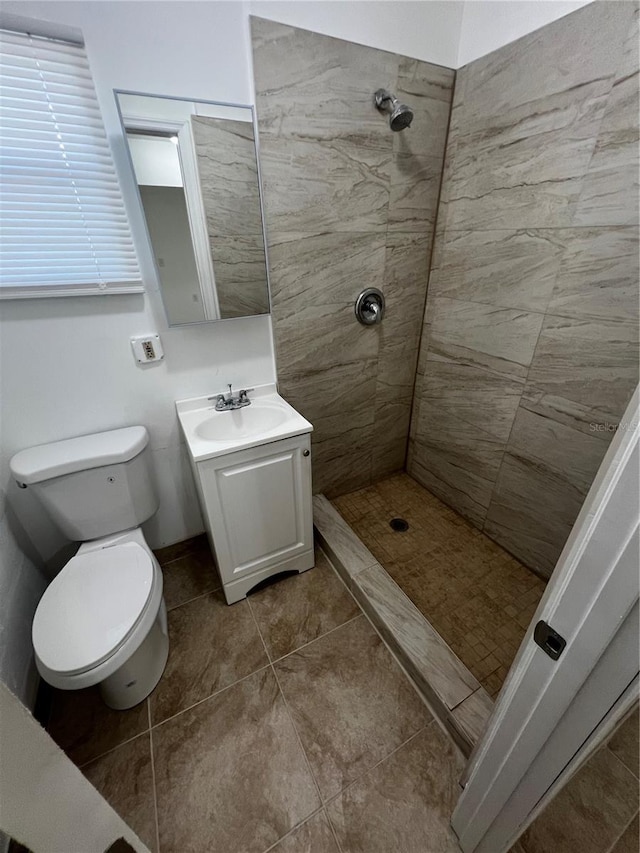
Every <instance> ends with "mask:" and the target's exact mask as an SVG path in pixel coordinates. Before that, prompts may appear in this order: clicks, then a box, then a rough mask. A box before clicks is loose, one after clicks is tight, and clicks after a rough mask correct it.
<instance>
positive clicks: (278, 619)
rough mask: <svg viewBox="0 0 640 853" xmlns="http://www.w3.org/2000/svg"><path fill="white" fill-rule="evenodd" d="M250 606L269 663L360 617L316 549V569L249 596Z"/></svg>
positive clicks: (328, 565) (356, 606)
mask: <svg viewBox="0 0 640 853" xmlns="http://www.w3.org/2000/svg"><path fill="white" fill-rule="evenodd" d="M249 604H250V606H251V609H252V611H253V615H254V616H255V618H256V622H257V623H258V627H259V628H260V631H261V633H262V636H263V639H264V641H265V644H266V646H267V651H268V653H269V655H270V656H271V659H272V660H276V659H277V658H279V657H282V656H283V655H286V654H289V652H293V651H295V649H298V648H300V646H303V645H305V643H309V642H311V640H315V639H317V638H318V637H320V636H322V635H323V634H326V633H327V632H328V631H331V630H333V629H334V628H337V627H338V626H340V625H342V624H344V623H345V622H347V621H348V620H349V619H353V618H354V617H355V616H358V614H359V613H360V608H359V607H358V605H357V604H356V603H355V601H354V600H353V598H352V597H351V595H350V594H349V592H348V591H347V589H346V587H345V586H344V584H343V583H342V581H341V580H340V579H339V578H338V576H337V575H336V573H335V571H334V570H333V567H332V566H331V564H330V563H329V561H328V560H327V558H326V557H325V555H324V554H323V553H322V551H320V550H319V549H316V565H315V567H314V568H313V569H309V570H308V571H306V572H302V573H301V574H296V575H291V576H290V577H286V578H282V579H280V580H278V581H276V583H274V584H272V585H270V586H268V587H266V588H265V589H261V590H260V591H258V592H256V593H254V594H252V595H251V596H250V598H249Z"/></svg>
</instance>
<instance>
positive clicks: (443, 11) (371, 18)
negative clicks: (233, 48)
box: [247, 0, 464, 68]
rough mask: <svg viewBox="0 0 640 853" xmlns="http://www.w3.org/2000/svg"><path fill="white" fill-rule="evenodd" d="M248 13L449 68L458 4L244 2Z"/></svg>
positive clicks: (441, 0) (452, 0)
mask: <svg viewBox="0 0 640 853" xmlns="http://www.w3.org/2000/svg"><path fill="white" fill-rule="evenodd" d="M247 6H248V9H249V12H250V13H251V14H252V15H258V16H259V17H262V18H269V20H272V21H279V22H280V23H283V24H291V25H293V26H295V27H302V28H303V29H306V30H313V31H314V32H316V33H322V34H323V35H327V36H336V37H337V38H342V39H347V40H348V41H354V42H357V43H358V44H366V45H368V46H369V47H377V48H380V49H382V50H389V51H391V52H393V53H401V54H404V55H405V56H412V57H414V58H415V59H424V60H425V61H426V62H434V63H435V64H436V65H446V66H447V67H448V68H455V67H456V62H457V58H458V43H459V40H460V27H461V24H462V10H463V6H464V3H463V2H461V0H425V2H419V0H410V2H402V0H397V2H395V0H390V2H389V0H377V2H364V1H363V0H351V2H344V0H333V2H321V0H320V2H318V0H293V2H286V0H285V2H277V0H250V2H249V3H248V4H247Z"/></svg>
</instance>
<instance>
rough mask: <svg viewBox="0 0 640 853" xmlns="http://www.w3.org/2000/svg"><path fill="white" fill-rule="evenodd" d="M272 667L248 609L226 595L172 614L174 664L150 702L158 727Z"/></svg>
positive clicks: (203, 599)
mask: <svg viewBox="0 0 640 853" xmlns="http://www.w3.org/2000/svg"><path fill="white" fill-rule="evenodd" d="M267 663H268V659H267V656H266V654H265V651H264V646H263V644H262V640H261V639H260V635H259V633H258V629H257V628H256V625H255V622H254V620H253V617H252V616H251V611H250V610H249V605H248V604H247V602H246V601H239V602H238V603H237V604H234V605H232V606H229V605H227V604H226V603H225V600H224V597H223V595H222V593H221V592H214V593H211V594H209V595H205V596H202V597H201V598H196V599H195V600H194V601H190V602H189V603H188V604H183V605H182V606H181V607H176V608H175V609H174V610H171V611H169V660H168V662H167V668H166V670H165V672H164V675H163V676H162V678H161V679H160V683H159V684H158V686H157V687H156V689H155V690H154V691H153V693H152V694H151V697H150V702H151V719H152V722H153V724H156V723H159V722H161V721H162V720H166V719H167V717H171V716H172V715H173V714H177V713H178V711H182V710H183V709H184V708H188V707H189V706H190V705H193V704H194V703H195V702H199V701H200V700H201V699H206V698H207V696H211V694H212V693H215V691H216V690H221V689H222V688H223V687H227V686H228V685H230V684H233V683H234V682H235V681H238V679H240V678H244V676H246V675H249V674H250V673H252V672H255V670H257V669H259V668H260V667H262V666H265V665H266V664H267Z"/></svg>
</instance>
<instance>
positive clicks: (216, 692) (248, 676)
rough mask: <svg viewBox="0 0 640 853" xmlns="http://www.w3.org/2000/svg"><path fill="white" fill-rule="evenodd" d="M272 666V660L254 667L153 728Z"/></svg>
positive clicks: (153, 726)
mask: <svg viewBox="0 0 640 853" xmlns="http://www.w3.org/2000/svg"><path fill="white" fill-rule="evenodd" d="M269 666H271V663H270V662H267V663H265V664H264V666H260V667H258V669H254V670H253V672H250V673H248V675H243V676H242V678H238V679H237V680H236V681H233V682H232V683H231V684H226V685H225V686H224V687H221V688H220V689H219V690H215V691H214V692H213V693H210V694H209V695H208V696H204V697H203V698H202V699H198V701H197V702H194V703H193V705H188V706H187V707H186V708H181V709H180V710H179V711H176V713H175V714H171V716H170V717H166V718H165V719H164V720H160V722H158V723H153V724H152V726H151V729H157V728H159V727H160V726H164V724H165V723H168V722H169V720H175V718H176V717H179V716H180V714H184V713H185V711H191V710H193V709H194V708H197V707H198V705H202V703H203V702H206V701H207V700H209V699H213V697H214V696H219V695H220V694H221V693H224V692H225V690H229V689H230V688H231V687H235V686H236V685H238V684H240V683H241V682H243V681H246V680H247V679H248V678H251V676H252V675H255V674H256V673H258V672H262V671H263V670H264V669H267V668H268V667H269Z"/></svg>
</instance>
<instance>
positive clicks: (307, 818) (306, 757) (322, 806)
mask: <svg viewBox="0 0 640 853" xmlns="http://www.w3.org/2000/svg"><path fill="white" fill-rule="evenodd" d="M247 603H248V604H249V610H250V612H251V616H252V617H253V621H254V623H255V626H256V629H257V631H258V634H259V635H260V639H261V640H262V645H263V646H264V649H265V652H266V654H267V656H269V652H268V650H267V644H266V643H265V641H264V637H263V636H262V631H261V630H260V626H259V625H258V620H257V619H256V616H255V613H254V612H253V608H252V607H251V602H249V599H248V598H247ZM355 618H358V617H355ZM350 621H352V620H350ZM340 627H342V626H340ZM280 660H282V658H280ZM271 672H272V673H273V677H274V678H275V681H276V685H277V687H278V692H279V693H280V696H281V698H282V703H283V705H284V708H285V711H286V714H287V717H288V718H289V722H290V723H291V728H292V729H293V732H294V735H295V738H296V741H297V742H298V747H299V748H300V751H301V753H302V756H303V758H304V762H305V764H306V766H307V771H308V773H309V776H310V778H311V780H312V781H313V784H314V786H315V789H316V792H317V794H318V799H319V800H320V804H321V806H320V809H318V810H317V811H316V812H313V813H312V814H311V815H307V817H306V818H305V821H307V820H310V818H311V817H313V815H314V814H317V813H318V811H325V810H324V806H325V803H324V797H323V796H322V792H321V791H320V786H319V784H318V780H317V779H316V777H315V774H314V772H313V769H312V767H311V764H310V763H309V758H308V756H307V752H306V750H305V748H304V745H303V743H302V740H301V738H300V734H299V732H298V728H297V726H296V724H295V721H294V719H293V714H292V713H291V709H290V708H289V703H288V702H287V699H286V696H285V695H284V691H283V689H282V685H281V684H280V679H279V678H278V673H277V672H276V669H275V666H274V665H273V663H271ZM325 815H326V817H327V821H328V822H329V827H330V828H331V832H332V834H333V837H334V839H335V841H336V844H337V845H338V850H339V851H340V853H342V848H341V847H340V844H339V843H338V839H337V837H336V835H335V831H334V829H333V825H332V823H331V821H330V820H329V815H327V814H326V811H325ZM302 823H304V821H302ZM300 825H301V824H297V826H300ZM294 828H295V827H294ZM291 831H293V829H292V830H291ZM282 837H283V838H285V837H286V836H282ZM281 840H282V838H280V839H278V842H276V843H279V842H280V841H281ZM269 849H272V848H269Z"/></svg>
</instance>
